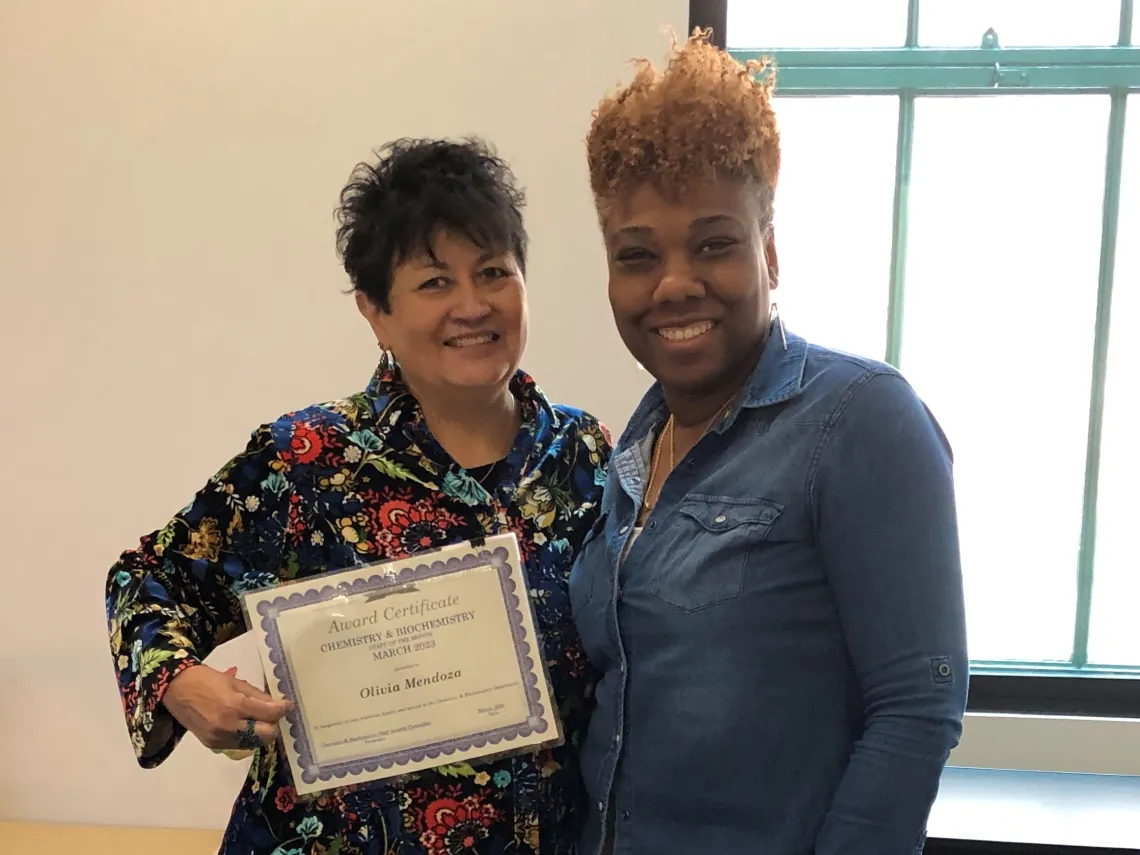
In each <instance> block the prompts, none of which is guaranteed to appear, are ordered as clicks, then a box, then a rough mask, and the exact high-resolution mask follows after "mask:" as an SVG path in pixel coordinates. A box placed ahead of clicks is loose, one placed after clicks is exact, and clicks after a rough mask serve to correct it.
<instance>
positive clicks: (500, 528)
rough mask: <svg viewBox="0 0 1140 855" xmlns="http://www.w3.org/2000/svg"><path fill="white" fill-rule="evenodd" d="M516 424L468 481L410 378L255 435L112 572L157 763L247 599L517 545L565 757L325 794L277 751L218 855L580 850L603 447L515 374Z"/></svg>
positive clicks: (119, 653) (251, 786) (125, 654)
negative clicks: (580, 749)
mask: <svg viewBox="0 0 1140 855" xmlns="http://www.w3.org/2000/svg"><path fill="white" fill-rule="evenodd" d="M511 391H512V392H513V394H514V395H515V397H516V399H518V400H519V402H520V403H521V404H522V411H523V425H522V428H521V429H520V431H519V434H518V437H517V439H516V441H515V444H514V447H513V449H512V450H511V452H510V453H509V455H508V456H507V457H506V458H505V459H504V460H503V461H501V462H500V463H499V464H498V465H496V466H494V467H490V468H488V469H485V470H483V471H482V472H478V473H474V474H473V473H471V472H468V471H465V470H464V469H462V468H461V467H460V466H459V465H458V464H457V463H455V462H454V461H453V460H452V459H451V458H450V457H449V456H448V454H447V453H446V452H445V451H444V450H443V448H442V447H441V446H440V445H439V444H438V443H437V442H436V441H435V440H434V438H433V437H432V436H431V434H430V432H429V431H428V430H427V426H426V423H425V421H424V419H423V414H422V411H421V410H420V408H419V406H418V404H417V402H416V401H415V399H414V398H413V397H412V395H411V394H410V393H409V392H408V390H407V387H406V386H404V385H403V383H402V382H401V380H400V378H399V376H398V374H397V373H392V372H388V373H381V372H379V371H378V372H377V374H376V375H375V376H374V377H373V378H372V381H371V383H370V384H369V385H368V388H367V389H366V390H365V391H364V392H362V393H360V394H357V395H354V396H352V397H350V398H347V399H345V400H341V401H335V402H332V403H327V404H322V405H317V406H313V407H309V408H307V409H304V410H301V411H298V412H294V413H289V414H286V415H284V416H282V417H281V418H280V419H278V420H276V421H275V422H273V423H271V424H267V425H263V426H262V427H260V428H259V429H258V430H256V431H255V432H254V433H253V435H252V438H251V439H250V441H249V444H248V445H247V447H246V449H245V450H244V451H243V452H242V453H240V454H238V455H237V456H236V457H235V458H233V459H232V460H231V461H229V462H228V463H227V464H226V465H225V466H224V467H223V468H222V469H221V470H220V471H219V472H218V473H217V474H215V475H214V476H213V477H212V478H211V479H210V480H209V481H208V482H207V484H206V485H205V487H204V488H203V489H202V490H201V491H200V492H199V493H198V494H197V495H196V496H195V497H194V499H193V501H192V502H191V503H190V504H189V505H188V506H187V507H186V508H184V509H183V510H182V511H181V512H179V513H178V514H177V515H176V516H175V517H174V518H173V519H172V520H171V521H170V523H169V524H168V525H166V526H165V527H164V528H163V529H161V530H160V531H157V532H154V533H152V534H149V535H147V536H145V537H143V538H142V540H141V543H140V544H139V546H138V548H136V549H133V550H130V551H128V552H125V553H124V554H123V555H122V556H121V557H120V559H119V560H118V562H116V564H115V565H114V566H113V567H112V568H111V571H110V573H109V575H108V581H107V590H106V594H107V619H108V625H109V631H110V639H111V652H112V655H113V657H114V662H115V668H116V672H117V675H118V683H119V689H120V692H121V695H122V701H123V708H124V710H125V713H126V719H127V725H128V729H129V732H130V736H131V739H132V741H133V743H134V748H135V753H136V755H137V757H138V761H139V763H140V765H141V766H143V767H144V768H152V767H154V766H157V765H158V764H160V763H161V762H163V761H164V760H165V759H166V758H167V757H168V756H169V755H170V753H171V751H173V750H174V748H175V746H176V745H177V743H178V742H179V740H180V739H181V737H182V736H183V735H184V734H185V730H184V729H183V728H182V727H181V725H179V724H178V723H177V722H176V721H175V720H174V719H173V718H172V717H171V716H170V714H169V713H168V712H167V711H166V709H165V707H164V706H163V705H162V704H161V701H162V696H163V693H164V691H165V690H166V687H167V686H168V685H169V684H170V681H171V680H172V679H173V678H174V677H175V676H176V675H177V674H179V673H180V672H181V671H182V670H184V669H186V668H188V667H190V666H191V665H193V664H196V663H198V662H199V661H200V660H201V659H202V658H204V657H205V656H206V655H207V654H209V653H210V651H211V650H212V649H213V648H214V647H215V646H217V645H219V644H221V643H222V642H224V641H226V640H228V639H230V638H233V637H234V636H236V635H238V634H240V633H242V632H244V631H245V628H246V627H245V622H244V618H243V617H242V611H241V607H240V604H239V595H240V594H241V592H243V591H246V590H249V589H252V588H258V587H262V586H266V585H270V584H273V583H275V582H278V581H281V580H288V579H294V578H299V577H304V576H312V575H315V574H319V573H324V572H327V571H334V570H339V569H343V568H346V567H348V566H351V565H354V564H360V563H369V562H373V561H377V560H383V559H396V558H403V557H405V556H408V555H410V554H413V553H416V552H420V551H423V550H426V549H431V548H435V547H439V546H444V545H447V544H450V543H454V542H457V541H461V540H466V539H469V538H472V537H480V536H484V535H489V534H495V533H498V532H505V531H513V532H515V533H516V534H517V535H518V537H519V544H520V549H521V551H522V555H523V558H524V561H525V564H526V572H527V576H528V579H529V583H530V586H531V597H532V600H533V603H534V607H535V615H536V619H537V622H538V627H539V630H540V631H541V633H542V635H543V643H544V647H545V651H544V652H545V656H546V662H547V666H548V668H549V672H550V677H551V681H552V686H553V690H554V694H555V697H556V698H557V699H558V702H559V705H560V712H561V716H562V722H563V728H564V731H565V736H566V743H565V744H564V745H563V746H561V747H559V748H555V749H553V750H547V751H543V752H540V753H534V754H530V755H526V756H523V757H514V758H509V759H505V760H500V761H496V762H494V763H490V764H482V765H480V764H475V765H474V766H472V765H468V764H464V763H460V764H456V765H452V766H444V767H440V768H438V769H434V770H430V771H427V772H421V773H417V774H415V775H412V776H409V777H406V778H401V779H398V780H397V781H396V782H395V783H391V782H378V783H376V784H373V785H368V786H356V787H347V788H341V789H336V790H331V791H327V792H324V793H320V794H315V795H313V796H299V795H297V793H296V791H295V790H294V787H293V784H292V777H291V773H290V770H289V766H288V763H286V762H285V760H284V757H283V756H281V754H280V752H279V747H278V746H272V747H268V748H263V749H259V750H258V751H257V752H256V753H255V754H254V755H253V758H252V763H251V767H250V771H249V776H248V778H247V780H246V782H245V785H244V786H243V788H242V790H241V793H240V794H239V795H238V798H237V801H236V803H235V805H234V810H233V814H232V816H231V819H230V823H229V827H228V828H227V830H226V833H225V837H224V841H223V844H222V849H221V852H222V853H224V855H271V853H273V855H398V853H420V852H427V853H441V855H442V853H484V855H499V853H508V852H509V853H551V855H554V854H555V853H569V852H572V851H573V850H574V848H575V844H576V841H577V837H578V832H579V828H580V824H581V821H582V818H583V816H584V813H585V808H584V804H583V798H584V791H583V788H582V784H581V778H580V771H579V769H578V766H577V745H578V743H579V740H580V739H581V737H582V736H583V735H584V730H585V725H586V717H587V714H588V707H589V704H590V703H591V699H592V693H593V683H594V674H593V672H592V670H591V669H590V668H589V666H588V664H587V662H586V658H585V656H584V654H583V653H582V648H581V645H580V642H579V640H578V636H577V634H576V631H575V629H574V624H573V621H572V619H571V615H570V604H569V600H568V595H567V579H568V576H569V573H570V567H571V564H572V563H573V560H574V558H575V556H576V554H577V552H578V549H579V547H580V546H581V544H582V541H583V539H584V538H585V536H586V534H587V532H588V531H589V530H590V528H591V526H592V525H593V523H594V521H595V520H596V519H597V516H598V505H599V503H600V499H601V493H602V486H603V484H604V482H605V477H604V471H605V467H606V464H607V462H608V458H609V454H610V443H609V437H608V435H607V434H606V432H605V430H604V428H603V427H602V426H601V425H600V424H599V423H598V422H597V421H596V420H595V419H594V418H593V417H591V416H589V415H588V414H586V413H583V412H581V411H579V410H575V409H572V408H569V407H564V406H556V405H552V404H550V403H549V402H548V401H547V400H546V398H545V397H544V396H543V394H542V393H541V392H540V391H539V389H538V388H537V387H536V386H535V384H534V382H533V381H532V380H531V379H530V378H529V377H528V376H526V375H525V374H524V373H522V372H519V373H518V374H517V375H516V376H515V378H514V379H513V380H512V382H511Z"/></svg>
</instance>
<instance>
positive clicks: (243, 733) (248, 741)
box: [237, 718, 261, 748]
mask: <svg viewBox="0 0 1140 855" xmlns="http://www.w3.org/2000/svg"><path fill="white" fill-rule="evenodd" d="M255 727H256V723H255V722H254V720H253V719H252V718H247V719H246V720H245V727H244V728H243V729H241V730H239V731H238V732H237V744H238V748H257V747H258V746H259V745H261V740H260V739H258V738H257V732H256V731H255V730H254V728H255Z"/></svg>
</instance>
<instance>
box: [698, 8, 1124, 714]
mask: <svg viewBox="0 0 1140 855" xmlns="http://www.w3.org/2000/svg"><path fill="white" fill-rule="evenodd" d="M738 2H743V0H738ZM789 2H790V0H789ZM727 4H728V0H692V2H691V3H690V7H689V13H690V16H689V29H690V31H692V29H693V28H694V27H698V26H700V27H706V28H711V29H712V31H713V39H714V41H715V42H716V43H717V44H719V45H720V46H722V47H723V46H724V45H725V28H726V22H727ZM921 6H922V0H909V2H908V5H907V20H906V21H905V22H903V21H900V22H899V25H900V35H901V34H902V27H903V25H904V23H905V28H906V29H905V39H904V40H903V45H902V46H901V47H890V48H860V49H799V48H793V47H788V48H780V47H771V48H763V46H754V47H751V48H749V49H747V50H743V49H741V50H737V49H733V50H732V51H731V53H732V55H733V56H734V57H736V58H737V59H739V60H741V61H747V60H749V59H760V58H762V57H767V58H770V59H774V60H775V64H776V70H777V87H776V92H777V95H778V96H780V97H786V96H794V97H807V98H810V97H828V96H831V97H834V96H836V95H869V94H874V95H884V94H893V95H895V96H896V97H897V98H898V100H899V111H898V134H897V139H896V157H895V176H894V182H895V186H894V210H893V215H892V222H891V263H890V286H889V287H890V295H889V302H888V317H887V344H886V353H885V354H884V356H885V359H886V361H887V362H889V363H891V364H892V365H895V366H898V365H899V363H900V357H901V354H902V351H903V347H904V345H905V342H904V341H903V336H902V331H903V324H902V321H903V306H904V302H905V299H906V281H905V277H906V259H907V233H908V197H909V189H910V178H911V157H912V151H913V144H914V116H915V99H916V98H918V97H921V96H924V95H925V96H930V95H941V96H947V95H949V96H958V97H969V96H979V95H985V96H1001V95H1007V94H1009V95H1023V94H1026V93H1104V94H1107V95H1108V96H1109V98H1110V112H1109V121H1108V128H1107V133H1108V145H1107V156H1106V160H1105V170H1104V201H1103V208H1102V212H1101V243H1100V266H1099V275H1098V283H1097V298H1096V328H1095V339H1094V346H1093V364H1092V366H1091V369H1092V370H1091V377H1092V394H1091V397H1090V406H1089V412H1088V441H1087V448H1086V453H1085V479H1084V497H1083V505H1082V517H1081V535H1080V548H1079V555H1078V562H1077V602H1076V620H1075V631H1074V636H1073V647H1072V656H1071V658H1070V660H1069V661H1068V662H1067V663H1061V664H1042V663H1037V662H1009V661H974V662H972V663H971V670H972V671H973V672H974V676H973V677H972V678H971V707H972V708H974V709H983V710H993V711H1017V712H1038V713H1058V714H1079V715H1122V714H1127V715H1130V716H1135V715H1136V714H1137V712H1138V711H1140V679H1137V678H1140V666H1137V667H1114V668H1105V667H1097V666H1093V665H1090V663H1089V661H1088V638H1089V618H1090V613H1091V610H1092V587H1093V576H1094V569H1095V568H1094V559H1095V547H1096V501H1097V493H1098V476H1099V470H1100V446H1101V429H1102V419H1103V411H1104V392H1105V380H1106V366H1107V361H1108V337H1109V326H1110V319H1111V306H1112V289H1113V273H1114V263H1115V257H1116V241H1117V230H1118V219H1119V211H1120V184H1121V166H1122V161H1123V151H1124V131H1125V115H1126V111H1127V107H1128V96H1129V93H1133V92H1140V47H1134V46H1132V43H1131V40H1132V29H1133V11H1134V0H1120V26H1119V34H1118V39H1117V43H1116V44H1115V45H1106V46H1104V47H1052V48H1024V47H1019V48H1003V47H1001V46H1000V34H998V33H995V32H994V31H993V30H989V31H988V32H986V33H985V34H984V35H983V34H979V45H978V46H977V47H974V48H954V49H947V48H931V47H921V46H920V45H919V35H918V34H919V29H918V22H919V15H920V13H921ZM1135 132H1136V131H1134V133H1135ZM1041 678H1047V679H1041Z"/></svg>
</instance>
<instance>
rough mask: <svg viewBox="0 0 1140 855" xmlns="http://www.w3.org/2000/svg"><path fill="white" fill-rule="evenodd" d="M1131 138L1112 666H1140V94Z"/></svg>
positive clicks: (1100, 530)
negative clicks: (1139, 624)
mask: <svg viewBox="0 0 1140 855" xmlns="http://www.w3.org/2000/svg"><path fill="white" fill-rule="evenodd" d="M1129 100H1130V101H1131V102H1132V103H1131V104H1129V110H1131V111H1132V113H1131V115H1130V116H1129V117H1128V130H1127V132H1126V134H1125V137H1124V146H1125V148H1124V176H1123V181H1122V183H1121V196H1120V230H1119V232H1118V233H1117V235H1118V237H1117V241H1116V276H1115V278H1114V282H1113V289H1112V327H1111V329H1110V331H1109V338H1108V383H1107V386H1106V388H1105V401H1104V425H1103V428H1102V431H1101V449H1100V453H1101V459H1100V492H1099V495H1098V500H1097V518H1096V563H1095V572H1094V575H1093V610H1092V617H1091V628H1090V633H1089V658H1090V660H1092V661H1093V662H1097V663H1100V664H1105V665H1140V632H1138V631H1137V630H1136V604H1137V603H1138V602H1140V541H1138V540H1137V536H1136V529H1137V526H1138V525H1140V492H1137V490H1138V486H1137V485H1140V443H1138V442H1137V430H1136V422H1137V417H1138V416H1140V412H1138V410H1140V404H1138V401H1140V241H1137V240H1136V236H1137V235H1140V116H1137V114H1136V112H1135V111H1136V110H1138V109H1140V99H1138V98H1137V97H1136V96H1135V95H1133V96H1131V97H1130V99H1129Z"/></svg>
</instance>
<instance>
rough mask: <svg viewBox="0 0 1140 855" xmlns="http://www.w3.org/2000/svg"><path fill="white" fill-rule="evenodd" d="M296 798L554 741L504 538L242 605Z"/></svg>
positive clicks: (525, 609) (255, 597)
mask: <svg viewBox="0 0 1140 855" xmlns="http://www.w3.org/2000/svg"><path fill="white" fill-rule="evenodd" d="M245 608H246V613H247V615H248V619H249V622H250V624H251V627H252V629H253V631H254V634H255V636H256V638H257V645H258V649H259V652H260V654H261V659H262V664H263V666H264V668H265V673H266V677H267V678H268V683H269V691H270V694H271V695H273V697H275V698H279V699H283V700H288V701H292V702H293V704H294V706H293V709H292V710H291V711H290V712H289V713H288V714H287V716H286V718H285V719H284V720H283V721H282V727H281V736H282V740H283V741H284V745H285V751H286V755H287V757H288V759H289V763H290V765H291V766H292V768H293V777H294V779H295V783H296V788H297V792H298V793H310V792H315V791H319V790H323V789H327V788H329V787H332V786H339V785H344V784H353V783H362V782H365V781H371V780H375V779H378V778H387V777H393V776H397V775H405V774H408V773H409V772H414V771H417V770H420V769H425V768H430V767H434V766H439V765H443V764H448V763H457V762H461V761H466V762H471V761H474V760H480V759H482V760H486V759H488V758H490V757H492V756H501V755H504V754H513V753H519V752H523V751H533V750H537V749H538V748H540V747H543V746H548V745H552V744H557V743H558V742H560V741H561V731H560V727H559V722H558V718H557V712H556V710H555V708H554V704H553V701H552V698H551V692H550V686H549V682H548V680H547V677H546V673H545V670H544V667H543V662H542V647H541V640H540V638H539V637H538V633H537V631H536V628H535V624H534V616H533V612H532V610H531V605H530V598H529V595H528V589H527V585H526V579H525V575H524V572H523V568H522V563H521V560H520V556H519V550H518V542H517V541H516V539H515V536H514V535H512V534H508V535H498V536H495V537H490V538H487V540H486V541H485V543H482V544H480V545H479V546H473V545H472V544H471V543H464V544H460V545H457V546H452V547H448V548H446V549H443V550H440V551H437V552H432V553H428V554H426V555H421V556H417V557H414V558H409V559H404V560H400V561H394V562H390V563H382V564H373V565H369V566H365V567H359V568H353V569H351V570H346V571H342V572H339V573H333V574H327V575H323V576H317V577H314V578H311V579H305V580H303V581H299V582H293V583H289V584H287V585H281V586H278V587H274V588H268V589H263V590H258V591H253V592H250V593H247V594H246V595H245Z"/></svg>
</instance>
